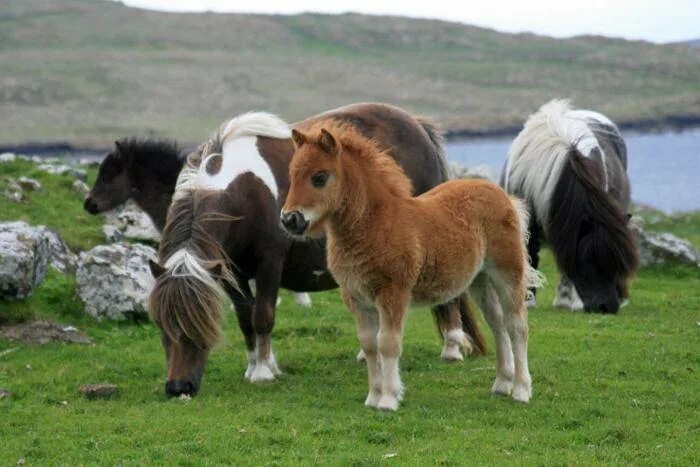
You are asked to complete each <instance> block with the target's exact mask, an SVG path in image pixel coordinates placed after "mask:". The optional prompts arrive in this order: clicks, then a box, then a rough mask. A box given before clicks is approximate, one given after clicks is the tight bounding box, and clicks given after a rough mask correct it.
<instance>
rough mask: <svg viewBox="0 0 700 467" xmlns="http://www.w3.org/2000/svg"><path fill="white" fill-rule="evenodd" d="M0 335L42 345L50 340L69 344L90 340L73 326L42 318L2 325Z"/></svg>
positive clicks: (12, 339)
mask: <svg viewBox="0 0 700 467" xmlns="http://www.w3.org/2000/svg"><path fill="white" fill-rule="evenodd" d="M0 335H1V336H3V337H4V338H5V339H8V340H11V341H17V342H22V343H24V344H33V345H44V344H48V343H51V342H67V343H71V344H90V343H91V342H92V341H91V340H90V338H89V337H88V336H86V335H85V334H83V333H82V332H80V331H79V330H78V329H77V328H76V327H74V326H68V325H64V324H58V323H54V322H52V321H44V320H38V321H30V322H28V323H21V324H15V325H12V326H5V327H2V328H0Z"/></svg>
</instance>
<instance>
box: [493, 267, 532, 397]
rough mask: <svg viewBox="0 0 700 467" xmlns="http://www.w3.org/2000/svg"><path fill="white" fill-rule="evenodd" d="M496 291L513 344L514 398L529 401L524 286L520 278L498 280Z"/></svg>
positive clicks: (530, 392)
mask: <svg viewBox="0 0 700 467" xmlns="http://www.w3.org/2000/svg"><path fill="white" fill-rule="evenodd" d="M495 286H496V292H497V294H498V297H499V299H500V302H501V307H502V309H503V319H504V321H505V324H506V328H507V329H508V334H509V335H510V340H511V343H512V345H513V356H514V360H515V382H514V385H513V399H515V400H516V401H518V402H529V401H530V398H531V397H532V378H531V377H530V370H529V368H528V361H527V339H528V325H527V308H526V307H525V303H524V300H523V294H522V290H523V287H522V286H521V283H520V282H519V281H518V280H512V281H496V283H495Z"/></svg>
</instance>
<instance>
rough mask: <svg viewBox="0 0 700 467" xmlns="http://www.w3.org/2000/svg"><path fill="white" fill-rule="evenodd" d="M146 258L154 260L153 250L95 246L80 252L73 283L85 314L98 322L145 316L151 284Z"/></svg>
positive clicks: (155, 257) (137, 247)
mask: <svg viewBox="0 0 700 467" xmlns="http://www.w3.org/2000/svg"><path fill="white" fill-rule="evenodd" d="M149 259H151V260H153V261H156V260H157V256H156V251H155V250H154V249H153V248H151V247H149V246H146V245H140V244H133V245H130V244H127V243H115V244H112V245H99V246H96V247H95V248H93V249H92V250H90V251H87V252H83V253H81V254H80V257H79V258H78V268H77V271H76V280H77V293H78V296H79V297H80V299H81V300H82V301H83V303H84V304H85V311H86V312H87V313H88V314H89V315H90V316H92V317H94V318H96V319H98V320H101V319H111V320H125V319H130V318H134V317H145V316H147V314H148V312H147V304H148V296H149V295H150V293H151V289H152V288H153V284H154V282H155V281H154V279H153V276H152V275H151V271H150V269H149V267H148V260H149Z"/></svg>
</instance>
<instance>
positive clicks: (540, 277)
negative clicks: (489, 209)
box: [509, 196, 547, 299]
mask: <svg viewBox="0 0 700 467" xmlns="http://www.w3.org/2000/svg"><path fill="white" fill-rule="evenodd" d="M509 198H510V202H511V204H512V205H513V209H515V212H516V214H517V215H518V224H519V228H520V240H521V242H522V250H523V260H524V263H525V289H526V290H527V292H526V294H527V298H528V299H529V298H531V297H530V296H529V295H530V294H531V293H532V292H531V291H530V290H529V289H539V288H542V287H543V286H544V285H545V284H546V283H547V278H546V277H545V276H544V274H542V273H541V272H540V271H538V270H537V269H535V268H533V267H532V265H531V263H530V257H529V256H528V254H527V242H528V240H529V239H530V231H529V226H530V212H529V211H528V209H527V206H526V205H525V202H523V200H521V199H520V198H516V197H515V196H509Z"/></svg>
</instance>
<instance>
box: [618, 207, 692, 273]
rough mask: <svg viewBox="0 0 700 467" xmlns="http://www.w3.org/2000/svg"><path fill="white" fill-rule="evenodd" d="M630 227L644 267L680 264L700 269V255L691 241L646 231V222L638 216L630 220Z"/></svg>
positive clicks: (664, 233) (668, 234) (663, 233)
mask: <svg viewBox="0 0 700 467" xmlns="http://www.w3.org/2000/svg"><path fill="white" fill-rule="evenodd" d="M629 226H630V229H631V230H632V232H634V234H635V236H636V239H637V244H638V245H639V257H640V260H641V265H642V266H649V265H651V264H665V263H680V264H690V265H693V266H697V267H700V253H698V250H697V249H696V248H695V247H694V246H693V245H692V244H691V243H690V242H689V241H687V240H684V239H682V238H679V237H677V236H676V235H673V234H672V233H668V232H652V231H648V230H644V220H643V219H642V218H641V217H638V216H633V217H632V218H631V219H630V222H629Z"/></svg>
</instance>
